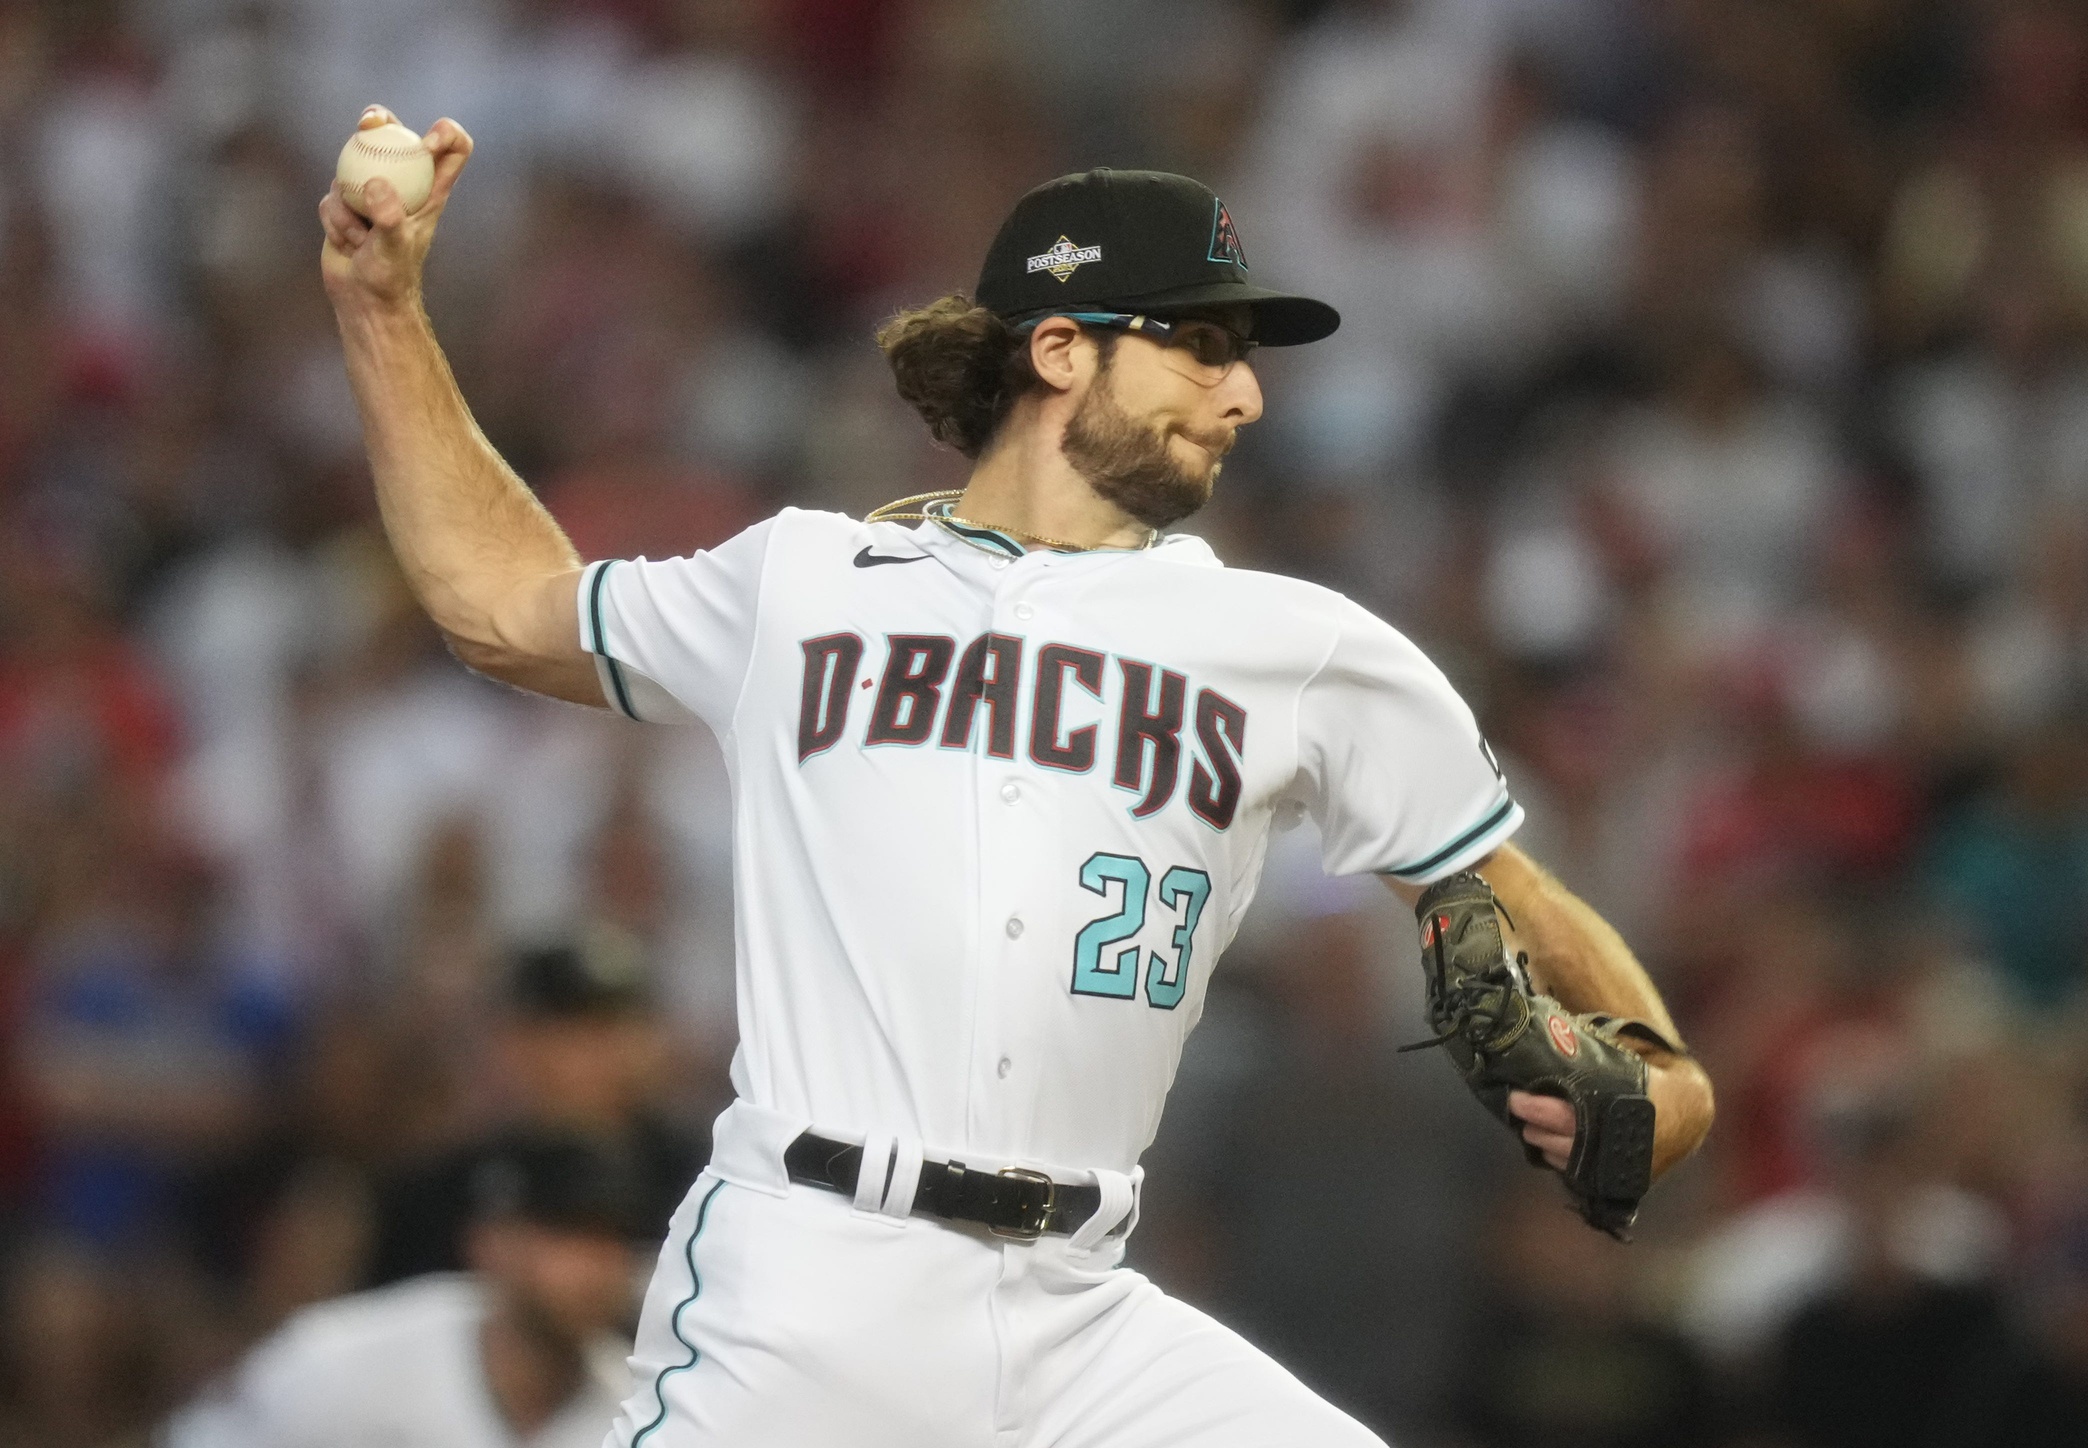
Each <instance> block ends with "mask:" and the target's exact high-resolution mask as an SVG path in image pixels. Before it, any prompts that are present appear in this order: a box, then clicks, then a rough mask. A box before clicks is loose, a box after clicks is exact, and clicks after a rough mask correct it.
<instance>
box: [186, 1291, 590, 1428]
mask: <svg viewBox="0 0 2088 1448" xmlns="http://www.w3.org/2000/svg"><path fill="white" fill-rule="evenodd" d="M485 1316H486V1295H485V1289H484V1288H483V1287H482V1286H481V1285H480V1284H479V1282H478V1281H477V1280H476V1279H475V1278H472V1277H469V1276H465V1275H461V1274H438V1275H435V1276H428V1277H416V1278H413V1279H412V1280H410V1281H407V1282H402V1283H399V1284H397V1285H396V1286H392V1287H384V1288H380V1289H378V1290H377V1291H374V1292H363V1293H358V1294H356V1295H355V1296H352V1297H343V1298H338V1299H336V1300H334V1301H332V1302H323V1303H320V1304H319V1305H318V1306H316V1307H309V1308H306V1309H305V1310H304V1311H303V1312H300V1313H299V1314H297V1316H295V1317H293V1318H291V1319H290V1321H289V1322H287V1323H285V1324H284V1325H283V1326H282V1327H281V1328H280V1329H278V1330H277V1331H276V1333H275V1335H274V1336H272V1337H270V1338H269V1339H268V1340H267V1341H266V1342H264V1343H262V1344H261V1345H260V1346H259V1347H257V1348H255V1349H254V1351H253V1352H252V1353H251V1354H249V1355H248V1357H247V1359H246V1361H245V1362H244V1363H242V1364H241V1365H240V1367H239V1368H238V1370H237V1371H236V1372H235V1373H234V1374H233V1375H232V1377H231V1379H230V1380H229V1382H228V1383H227V1384H226V1385H225V1386H224V1388H223V1389H222V1390H220V1391H218V1392H216V1393H214V1394H211V1395H208V1396H205V1397H204V1398H202V1399H200V1400H199V1401H198V1402H196V1403H195V1404H193V1405H191V1406H190V1407H188V1408H186V1409H184V1410H183V1411H182V1412H181V1413H179V1414H177V1415H176V1416H175V1417H174V1418H173V1419H172V1420H171V1421H170V1422H169V1423H168V1424H167V1426H166V1429H165V1430H164V1431H163V1432H162V1433H161V1435H160V1436H159V1438H158V1440H157V1441H158V1442H159V1443H160V1444H161V1445H162V1448H420V1445H423V1444H425V1445H427V1448H598V1445H599V1444H600V1443H601V1441H602V1435H603V1434H604V1432H605V1431H606V1430H607V1429H608V1427H609V1425H610V1423H611V1422H612V1421H613V1420H614V1418H615V1417H616V1412H617V1407H618V1403H619V1400H620V1399H621V1398H622V1397H623V1395H624V1393H625V1391H626V1389H627V1387H628V1383H629V1374H628V1372H627V1370H626V1369H625V1366H624V1363H623V1361H622V1358H621V1345H619V1344H609V1343H606V1342H605V1344H604V1350H603V1351H602V1352H601V1353H600V1354H598V1355H597V1356H598V1358H599V1361H598V1362H596V1363H595V1364H594V1372H593V1374H592V1375H591V1376H590V1377H589V1378H588V1379H587V1380H586V1381H585V1382H584V1383H583V1385H582V1386H581V1388H580V1390H579V1391H578V1392H576V1393H574V1394H573V1396H572V1397H571V1398H569V1399H567V1401H566V1402H565V1403H564V1404H563V1405H562V1406H561V1407H560V1408H559V1410H558V1412H557V1413H556V1414H554V1415H553V1416H552V1417H551V1419H550V1421H549V1422H547V1423H545V1424H544V1425H543V1426H542V1427H541V1428H539V1429H538V1430H537V1432H536V1433H535V1434H534V1435H532V1436H531V1437H529V1438H526V1439H525V1438H520V1437H517V1436H516V1434H515V1433H514V1431H513V1430H512V1429H511V1428H510V1427H509V1426H508V1424H507V1422H506V1420H505V1419H503V1418H502V1417H501V1416H500V1413H499V1410H498V1409H496V1408H495V1407H494V1404H493V1393H492V1389H491V1388H490V1387H489V1386H488V1385H487V1382H486V1372H485V1367H484V1363H483V1360H482V1358H481V1357H480V1354H479V1329H480V1325H481V1324H482V1323H483V1322H484V1321H485Z"/></svg>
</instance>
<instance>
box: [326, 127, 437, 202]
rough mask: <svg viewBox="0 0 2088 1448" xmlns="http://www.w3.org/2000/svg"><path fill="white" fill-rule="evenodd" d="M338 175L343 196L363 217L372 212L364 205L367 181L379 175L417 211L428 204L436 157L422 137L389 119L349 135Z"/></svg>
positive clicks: (336, 169) (335, 171)
mask: <svg viewBox="0 0 2088 1448" xmlns="http://www.w3.org/2000/svg"><path fill="white" fill-rule="evenodd" d="M334 175H336V176H338V177H339V178H340V181H341V197H342V199H343V200H345V201H346V202H347V203H348V204H349V205H350V206H352V207H354V208H355V211H356V213H357V214H358V215H360V216H365V217H367V216H368V215H369V214H370V208H369V207H368V206H366V205H364V204H363V195H362V189H363V183H365V182H367V181H374V180H376V179H377V178H378V177H379V176H382V177H383V178H384V179H385V180H386V181H389V182H390V183H391V188H392V190H394V191H396V192H397V193H398V194H399V202H400V204H401V205H403V206H404V207H405V208H406V209H407V211H409V212H413V211H418V210H420V209H421V207H422V206H423V205H424V204H426V202H427V199H428V192H429V191H430V190H432V189H433V188H434V185H435V156H434V153H433V152H431V151H429V150H428V146H427V143H426V142H425V141H423V140H421V138H420V137H419V136H417V135H415V134H414V133H413V132H411V131H409V130H407V129H406V128H405V127H404V126H402V125H400V124H399V123H398V122H396V121H387V122H386V123H385V124H383V125H381V126H372V127H370V128H369V129H368V130H367V131H357V132H356V133H355V134H354V135H352V136H350V137H349V138H348V144H347V145H345V146H343V147H341V159H340V163H339V164H338V165H336V166H335V167H334Z"/></svg>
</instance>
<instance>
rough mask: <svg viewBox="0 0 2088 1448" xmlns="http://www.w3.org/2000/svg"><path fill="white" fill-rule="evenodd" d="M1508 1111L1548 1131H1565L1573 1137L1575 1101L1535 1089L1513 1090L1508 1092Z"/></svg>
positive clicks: (1521, 1119) (1517, 1117)
mask: <svg viewBox="0 0 2088 1448" xmlns="http://www.w3.org/2000/svg"><path fill="white" fill-rule="evenodd" d="M1508 1113H1509V1115H1511V1116H1513V1117H1515V1118H1516V1119H1517V1120H1518V1121H1526V1122H1529V1123H1531V1124H1532V1125H1535V1126H1538V1127H1541V1128H1543V1129H1544V1130H1547V1131H1557V1132H1563V1133H1565V1134H1566V1135H1567V1136H1568V1137H1571V1136H1572V1134H1573V1131H1574V1127H1575V1124H1576V1122H1575V1118H1574V1114H1573V1103H1572V1102H1570V1101H1563V1100H1561V1099H1560V1098H1558V1097H1556V1096H1540V1095H1538V1094H1537V1093H1536V1092H1533V1091H1511V1092H1509V1093H1508Z"/></svg>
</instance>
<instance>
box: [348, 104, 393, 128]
mask: <svg viewBox="0 0 2088 1448" xmlns="http://www.w3.org/2000/svg"><path fill="white" fill-rule="evenodd" d="M398 119H399V118H398V117H397V116H395V115H393V114H392V113H391V108H390V107H389V106H379V105H368V106H364V107H363V113H362V116H361V117H360V118H359V119H358V120H357V121H356V123H355V129H357V130H358V131H367V130H369V129H370V127H372V126H388V125H391V124H392V123H393V122H395V121H397V120H398Z"/></svg>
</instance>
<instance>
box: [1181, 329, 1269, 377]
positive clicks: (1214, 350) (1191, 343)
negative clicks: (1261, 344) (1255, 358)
mask: <svg viewBox="0 0 2088 1448" xmlns="http://www.w3.org/2000/svg"><path fill="white" fill-rule="evenodd" d="M1181 345H1182V346H1183V347H1185V348H1187V349H1188V352H1189V355H1190V356H1192V357H1194V358H1195V359H1196V360H1197V361H1198V362H1200V363H1202V364H1203V365H1204V366H1206V367H1227V366H1230V365H1231V364H1233V363H1234V362H1237V361H1239V360H1240V358H1242V357H1244V356H1246V355H1247V353H1248V352H1249V351H1250V350H1252V348H1253V346H1254V344H1253V343H1252V342H1250V341H1248V340H1247V339H1246V338H1244V337H1236V336H1234V335H1233V334H1232V333H1231V332H1228V331H1226V330H1225V328H1223V327H1214V326H1210V325H1208V324H1206V325H1202V326H1186V327H1184V328H1183V329H1182V336H1181Z"/></svg>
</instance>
